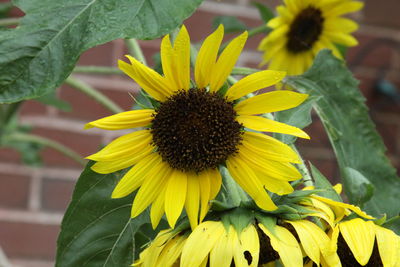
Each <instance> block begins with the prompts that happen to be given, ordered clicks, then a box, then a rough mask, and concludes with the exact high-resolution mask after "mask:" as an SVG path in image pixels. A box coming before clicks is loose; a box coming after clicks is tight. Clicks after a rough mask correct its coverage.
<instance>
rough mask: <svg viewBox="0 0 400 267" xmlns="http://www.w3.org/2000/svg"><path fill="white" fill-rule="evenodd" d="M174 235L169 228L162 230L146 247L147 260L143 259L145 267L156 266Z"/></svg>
mask: <svg viewBox="0 0 400 267" xmlns="http://www.w3.org/2000/svg"><path fill="white" fill-rule="evenodd" d="M172 237H173V233H171V232H168V230H163V231H160V233H159V234H158V235H157V236H156V238H155V239H154V241H153V243H152V244H151V245H150V246H149V247H148V248H147V249H146V250H147V253H146V254H145V260H144V261H143V265H142V266H143V267H156V266H157V260H158V257H159V255H160V254H161V252H162V250H163V249H164V247H165V245H166V244H167V242H168V240H169V239H171V238H172Z"/></svg>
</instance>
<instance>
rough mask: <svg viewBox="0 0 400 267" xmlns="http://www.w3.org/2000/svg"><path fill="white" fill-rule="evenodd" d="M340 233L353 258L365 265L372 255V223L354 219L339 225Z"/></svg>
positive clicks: (373, 239) (373, 234)
mask: <svg viewBox="0 0 400 267" xmlns="http://www.w3.org/2000/svg"><path fill="white" fill-rule="evenodd" d="M339 229H340V233H341V234H342V236H343V238H344V240H345V241H346V243H347V245H348V246H349V248H350V250H351V252H352V253H353V255H354V258H355V259H356V260H357V261H358V263H360V264H361V265H363V266H364V265H366V264H367V263H368V261H369V258H370V257H371V255H372V250H373V249H374V242H375V226H374V223H373V222H372V221H368V222H366V221H364V220H362V219H360V218H356V219H353V220H350V221H345V222H342V223H340V224H339Z"/></svg>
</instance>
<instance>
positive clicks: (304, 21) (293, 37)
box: [286, 6, 324, 53]
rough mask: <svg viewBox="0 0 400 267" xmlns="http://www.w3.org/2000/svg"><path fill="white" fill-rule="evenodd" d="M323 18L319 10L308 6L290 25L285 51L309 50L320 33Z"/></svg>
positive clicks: (298, 51)
mask: <svg viewBox="0 0 400 267" xmlns="http://www.w3.org/2000/svg"><path fill="white" fill-rule="evenodd" d="M323 22H324V18H323V17H322V12H321V10H320V9H318V8H315V7H312V6H309V7H307V8H305V9H304V10H302V11H301V12H300V13H299V14H298V15H297V17H296V18H295V19H294V21H293V22H292V24H291V25H290V29H289V32H288V42H287V44H286V47H287V49H288V50H289V51H290V52H293V53H300V52H303V51H307V50H309V49H310V48H311V47H312V45H313V44H314V43H315V42H316V41H317V40H318V38H319V36H320V35H321V33H322V28H323Z"/></svg>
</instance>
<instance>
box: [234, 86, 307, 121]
mask: <svg viewBox="0 0 400 267" xmlns="http://www.w3.org/2000/svg"><path fill="white" fill-rule="evenodd" d="M307 97H308V95H307V94H300V93H296V92H292V91H283V90H280V91H273V92H268V93H265V94H261V95H257V96H253V97H250V98H248V99H246V100H243V101H242V102H240V103H239V104H237V105H236V106H235V111H236V112H237V114H238V115H254V114H262V113H270V112H275V111H281V110H286V109H290V108H294V107H297V106H298V105H300V104H301V103H303V102H304V100H306V99H307Z"/></svg>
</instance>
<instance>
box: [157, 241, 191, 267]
mask: <svg viewBox="0 0 400 267" xmlns="http://www.w3.org/2000/svg"><path fill="white" fill-rule="evenodd" d="M186 239H187V236H185V235H177V236H175V237H174V238H172V239H171V240H169V241H168V243H167V244H166V245H165V247H164V248H163V250H162V252H161V254H160V256H159V257H158V261H157V266H165V267H170V266H173V264H174V263H175V262H176V261H177V260H178V259H179V256H180V254H181V252H182V248H183V246H184V245H185V242H186Z"/></svg>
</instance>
